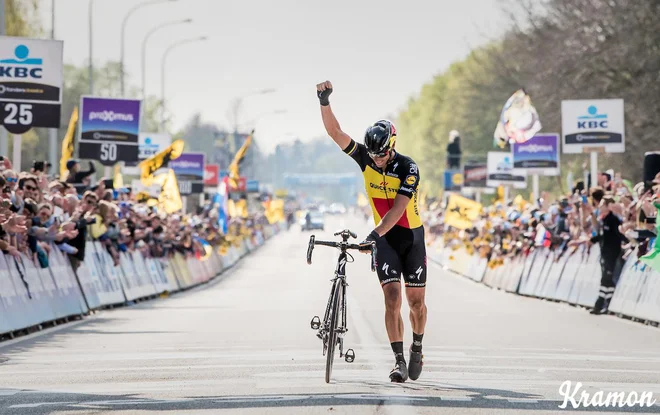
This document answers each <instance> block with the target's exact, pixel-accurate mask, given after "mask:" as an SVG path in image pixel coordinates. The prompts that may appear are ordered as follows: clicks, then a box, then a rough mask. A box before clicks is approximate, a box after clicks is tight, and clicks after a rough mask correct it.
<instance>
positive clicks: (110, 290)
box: [0, 224, 280, 338]
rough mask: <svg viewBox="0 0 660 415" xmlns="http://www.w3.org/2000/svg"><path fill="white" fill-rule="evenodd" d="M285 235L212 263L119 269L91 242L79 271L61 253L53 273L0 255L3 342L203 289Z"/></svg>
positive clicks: (148, 262) (126, 261) (133, 255)
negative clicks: (47, 327) (138, 303)
mask: <svg viewBox="0 0 660 415" xmlns="http://www.w3.org/2000/svg"><path fill="white" fill-rule="evenodd" d="M279 231H280V225H279V224H275V225H271V226H268V227H265V228H264V232H263V234H261V233H257V235H256V236H255V237H253V238H251V239H243V240H242V241H241V243H240V245H239V246H237V247H236V246H232V247H230V248H229V249H228V250H227V252H226V253H225V254H224V255H221V254H219V253H218V252H217V250H216V249H214V250H213V252H212V253H211V255H210V256H209V257H208V258H207V259H206V260H199V259H197V258H194V257H188V258H186V257H184V256H183V255H182V254H180V253H176V254H175V255H174V256H172V257H169V258H148V257H145V256H144V255H142V254H141V253H140V252H139V251H135V252H130V253H126V252H123V253H121V254H120V262H119V265H118V266H114V263H113V261H112V257H111V256H110V254H109V253H108V252H107V251H106V250H105V249H104V248H103V247H102V246H101V244H100V243H99V242H91V241H89V242H87V245H86V248H85V261H84V262H82V263H81V264H80V266H79V267H78V269H77V270H76V271H74V270H73V268H72V267H71V264H70V262H69V260H68V258H66V256H65V255H64V254H63V253H62V252H61V251H60V250H59V249H57V248H56V247H53V249H51V253H50V255H49V267H48V268H41V267H39V266H36V265H35V262H34V261H33V260H32V259H30V258H29V257H27V256H25V255H21V256H20V258H14V257H13V256H10V255H3V254H1V253H0V336H3V335H4V336H5V337H9V338H13V337H14V335H15V334H16V332H19V331H22V330H24V329H29V328H32V327H37V328H41V325H44V324H46V323H52V322H57V321H62V320H67V319H69V318H72V317H75V318H79V317H80V316H84V315H86V314H88V313H89V312H90V311H93V310H98V309H101V308H105V307H109V306H119V305H126V304H130V303H131V302H134V301H138V300H144V299H149V298H153V297H156V296H159V295H161V294H163V293H173V292H177V291H181V290H185V289H188V288H191V287H194V286H197V285H199V284H203V283H205V282H207V281H209V280H211V279H213V278H215V277H216V276H218V275H220V274H221V273H222V272H223V271H225V270H227V269H229V268H231V267H232V266H233V265H234V264H235V263H236V262H238V260H239V259H241V258H242V257H244V256H245V255H247V254H248V253H250V252H252V251H254V250H255V249H257V248H258V247H260V246H261V245H263V244H264V243H265V241H266V240H267V239H269V238H270V237H272V236H273V235H275V234H276V233H278V232H279Z"/></svg>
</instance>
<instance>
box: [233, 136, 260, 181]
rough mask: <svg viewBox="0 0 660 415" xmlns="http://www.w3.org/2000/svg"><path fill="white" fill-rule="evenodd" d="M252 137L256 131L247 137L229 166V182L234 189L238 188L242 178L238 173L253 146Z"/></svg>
mask: <svg viewBox="0 0 660 415" xmlns="http://www.w3.org/2000/svg"><path fill="white" fill-rule="evenodd" d="M252 135H254V130H252V132H251V133H250V135H248V136H247V138H246V139H245V142H244V143H243V145H242V146H241V148H239V149H238V151H237V152H236V155H235V156H234V159H233V160H232V162H231V163H230V164H229V168H228V170H229V182H230V184H231V186H232V187H234V188H236V187H238V178H239V177H240V175H239V173H238V165H239V164H240V163H241V160H243V157H245V153H246V152H247V150H248V148H249V147H250V144H252Z"/></svg>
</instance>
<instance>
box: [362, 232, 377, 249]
mask: <svg viewBox="0 0 660 415" xmlns="http://www.w3.org/2000/svg"><path fill="white" fill-rule="evenodd" d="M380 238H382V236H380V235H378V233H377V232H376V231H375V230H373V231H371V233H369V235H368V236H367V237H366V239H365V240H364V241H362V242H360V246H361V247H363V249H364V250H365V251H366V250H370V249H371V245H372V244H374V243H376V241H378V240H379V239H380Z"/></svg>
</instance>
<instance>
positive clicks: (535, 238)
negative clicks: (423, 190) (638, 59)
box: [425, 170, 660, 313]
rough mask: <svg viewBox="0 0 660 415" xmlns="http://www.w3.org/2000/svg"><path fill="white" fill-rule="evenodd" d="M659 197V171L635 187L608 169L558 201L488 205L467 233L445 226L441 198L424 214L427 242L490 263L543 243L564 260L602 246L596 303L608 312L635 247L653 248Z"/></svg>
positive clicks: (546, 199)
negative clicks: (439, 244)
mask: <svg viewBox="0 0 660 415" xmlns="http://www.w3.org/2000/svg"><path fill="white" fill-rule="evenodd" d="M588 183H589V182H588ZM659 196H660V173H659V174H658V175H657V176H656V177H655V179H654V180H652V181H649V182H640V183H637V184H636V185H633V184H632V183H630V182H629V181H626V180H624V179H622V177H621V175H620V174H618V173H614V172H613V171H611V170H609V171H607V172H601V173H600V175H599V177H598V179H597V183H594V186H592V187H590V188H588V186H585V183H584V180H582V181H578V182H576V183H574V187H573V188H572V189H571V192H570V193H567V194H564V195H563V196H562V197H559V198H556V199H554V200H551V199H552V198H551V197H550V196H549V194H548V193H543V194H542V197H540V198H538V199H536V200H535V201H533V202H531V201H525V200H524V199H523V198H522V197H520V196H517V197H516V198H515V199H513V200H508V201H502V200H500V201H497V202H496V203H495V204H493V205H492V206H489V207H484V208H483V210H482V212H481V215H480V217H479V218H478V220H476V221H475V222H474V224H473V225H474V226H473V227H472V228H469V229H464V230H461V229H456V228H452V227H451V226H445V224H444V219H443V206H442V204H441V203H438V202H436V203H435V205H431V206H430V207H431V209H430V210H429V211H427V212H426V218H425V226H426V228H427V232H428V233H427V234H428V235H429V238H428V243H429V244H433V243H434V241H435V240H436V239H437V238H442V239H443V242H444V246H446V247H449V248H450V249H454V250H456V249H459V248H464V249H466V250H467V251H468V252H469V253H470V254H474V253H476V254H478V255H480V256H481V257H482V258H486V259H487V260H488V266H489V267H490V268H494V267H497V266H501V265H502V264H504V259H505V258H514V257H516V256H525V255H528V254H529V253H530V252H531V251H532V250H533V249H537V248H539V247H545V248H549V249H550V250H552V251H554V252H555V253H556V255H555V256H554V260H555V261H559V260H560V259H561V258H562V257H564V256H565V255H568V256H570V255H575V254H576V252H578V250H579V252H580V253H582V252H585V250H587V251H588V250H589V249H590V248H591V246H593V245H594V244H598V245H599V247H600V253H601V268H602V271H603V276H602V278H601V296H600V297H599V302H598V303H597V304H596V305H595V308H594V310H598V311H595V312H596V313H598V312H602V311H604V310H606V309H607V305H608V300H609V298H611V296H612V293H613V292H614V287H615V285H616V282H617V279H618V277H619V273H620V270H621V268H622V266H623V263H624V262H625V260H626V259H627V257H628V256H629V255H630V254H631V253H633V252H636V255H637V256H638V257H641V256H643V255H644V254H646V253H647V252H648V251H649V250H650V249H652V245H653V243H654V241H655V237H656V225H655V221H656V216H657V212H658V209H657V207H656V204H655V201H656V199H657V198H658V197H659ZM659 271H660V270H659Z"/></svg>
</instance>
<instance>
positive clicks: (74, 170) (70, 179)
mask: <svg viewBox="0 0 660 415" xmlns="http://www.w3.org/2000/svg"><path fill="white" fill-rule="evenodd" d="M66 168H67V170H69V175H68V176H67V178H66V182H67V183H69V184H80V183H82V182H83V180H84V179H85V178H87V177H89V176H91V175H92V174H94V173H96V167H94V163H92V162H91V161H90V162H89V170H84V171H81V170H80V161H78V160H75V159H71V160H69V161H67V162H66Z"/></svg>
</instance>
